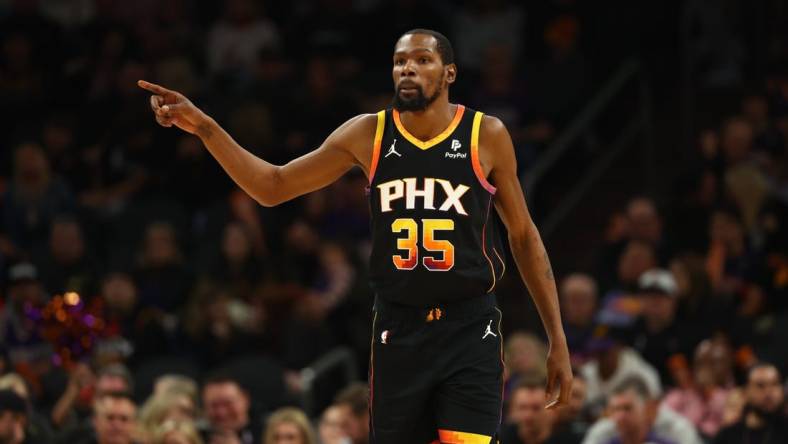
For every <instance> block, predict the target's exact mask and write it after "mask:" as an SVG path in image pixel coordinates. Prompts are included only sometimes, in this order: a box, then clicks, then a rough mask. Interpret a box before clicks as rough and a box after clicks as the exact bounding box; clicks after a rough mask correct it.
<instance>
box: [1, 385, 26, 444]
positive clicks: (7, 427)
mask: <svg viewBox="0 0 788 444" xmlns="http://www.w3.org/2000/svg"><path fill="white" fill-rule="evenodd" d="M26 425H27V406H26V405H25V400H24V399H22V397H21V396H19V395H18V394H16V392H14V391H13V390H8V389H6V390H0V442H2V443H7V444H22V443H24V442H25V439H26V436H25V427H26Z"/></svg>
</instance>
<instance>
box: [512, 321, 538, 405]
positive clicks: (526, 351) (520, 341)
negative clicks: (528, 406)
mask: <svg viewBox="0 0 788 444" xmlns="http://www.w3.org/2000/svg"><path fill="white" fill-rule="evenodd" d="M504 359H505V361H506V367H505V371H506V373H505V377H506V379H505V380H506V385H505V391H504V394H505V395H506V394H508V393H509V392H510V391H511V389H513V388H514V387H515V386H517V382H518V380H519V378H520V377H522V376H523V375H531V376H532V377H539V376H541V377H546V376H547V367H546V366H545V362H546V361H545V360H546V359H547V346H546V345H545V343H544V342H542V340H541V339H539V338H537V337H536V336H534V335H532V334H530V333H524V332H514V333H512V334H511V335H509V337H508V339H507V340H506V344H505V346H504ZM507 397H508V396H504V399H506V398H507Z"/></svg>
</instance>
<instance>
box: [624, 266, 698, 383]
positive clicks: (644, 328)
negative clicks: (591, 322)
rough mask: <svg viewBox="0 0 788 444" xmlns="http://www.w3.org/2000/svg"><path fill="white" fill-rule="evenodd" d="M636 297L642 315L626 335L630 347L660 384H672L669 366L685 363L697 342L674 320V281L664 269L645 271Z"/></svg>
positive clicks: (639, 281) (675, 298) (676, 304)
mask: <svg viewBox="0 0 788 444" xmlns="http://www.w3.org/2000/svg"><path fill="white" fill-rule="evenodd" d="M637 294H638V295H639V297H640V299H641V301H642V304H641V307H642V312H641V314H640V316H639V317H638V318H637V320H636V321H635V324H634V325H633V326H632V327H631V329H630V330H629V332H628V335H627V336H628V337H629V338H630V339H629V340H630V341H631V342H630V344H631V346H632V348H633V349H634V350H636V351H637V352H638V353H640V355H641V356H643V358H644V359H645V360H646V361H648V363H649V364H651V365H653V366H654V368H656V369H657V371H658V372H659V376H660V380H661V381H662V384H663V385H675V384H676V383H677V381H674V380H673V378H672V377H671V367H675V366H677V365H681V363H686V362H687V358H686V357H687V356H692V350H693V349H694V348H695V345H696V344H697V343H698V342H700V341H699V339H696V338H695V337H694V335H693V334H692V332H690V331H688V330H687V329H686V328H683V327H682V326H681V325H680V324H679V323H678V322H677V320H676V310H677V307H678V299H677V298H678V285H676V280H675V279H674V278H673V274H672V273H671V272H669V271H667V270H663V269H658V268H654V269H651V270H648V271H646V272H645V273H643V274H642V275H641V276H640V278H639V279H638V289H637Z"/></svg>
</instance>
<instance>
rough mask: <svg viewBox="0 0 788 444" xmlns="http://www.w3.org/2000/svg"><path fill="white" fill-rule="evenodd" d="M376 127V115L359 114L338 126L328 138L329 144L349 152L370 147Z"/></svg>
mask: <svg viewBox="0 0 788 444" xmlns="http://www.w3.org/2000/svg"><path fill="white" fill-rule="evenodd" d="M377 125H378V117H377V114H359V115H357V116H354V117H351V118H350V119H348V120H347V121H345V123H343V124H342V125H340V126H339V127H338V128H337V129H335V130H334V132H333V133H331V135H330V136H329V138H328V139H329V141H330V142H331V144H332V145H333V144H336V145H339V146H341V147H342V148H345V149H348V150H350V151H355V150H356V149H360V148H363V147H367V148H368V147H369V146H371V140H372V139H374V137H375V130H376V128H377Z"/></svg>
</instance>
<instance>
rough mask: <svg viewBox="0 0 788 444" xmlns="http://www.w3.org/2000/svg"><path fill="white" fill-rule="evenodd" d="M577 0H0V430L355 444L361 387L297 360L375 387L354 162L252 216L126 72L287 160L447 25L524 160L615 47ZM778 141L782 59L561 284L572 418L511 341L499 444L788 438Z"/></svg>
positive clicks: (783, 196)
mask: <svg viewBox="0 0 788 444" xmlns="http://www.w3.org/2000/svg"><path fill="white" fill-rule="evenodd" d="M579 3H580V2H575V1H568V0H554V1H550V2H534V4H531V5H528V6H527V7H525V6H523V5H521V4H519V3H518V2H508V1H505V0H496V1H481V0H480V1H435V2H419V1H414V0H399V1H392V2H388V1H375V0H366V1H350V0H321V1H306V0H302V1H293V2H262V1H255V0H227V1H224V2H213V1H208V0H202V1H199V0H195V1H187V0H137V1H134V2H119V1H111V0H76V1H74V0H47V1H37V0H6V1H0V50H1V52H0V104H1V105H2V108H3V109H4V110H6V113H4V115H5V117H4V119H2V120H0V131H2V134H3V138H2V139H1V140H0V159H1V161H0V270H2V273H1V274H0V442H3V443H5V442H9V443H20V442H25V443H50V442H74V443H83V442H84V443H92V442H96V443H100V444H104V443H131V442H145V443H167V444H175V443H177V444H184V443H203V442H206V443H265V444H269V443H304V444H312V443H317V442H320V443H323V444H349V443H352V444H358V443H365V442H367V441H366V440H367V435H368V431H369V430H368V405H367V397H368V394H367V391H366V388H365V384H364V383H363V382H350V381H346V380H345V378H343V377H342V375H341V374H337V373H336V372H335V373H331V372H328V373H327V374H325V375H320V376H321V377H322V379H321V380H320V381H318V384H316V385H315V386H314V387H313V386H312V385H309V384H307V381H308V380H309V378H307V377H306V375H307V372H305V371H304V369H308V368H309V367H310V365H311V364H313V363H314V362H315V361H316V360H318V359H319V358H321V357H323V356H325V355H326V353H328V352H330V351H332V350H335V349H336V348H337V347H344V348H345V349H348V350H350V351H351V355H354V356H355V357H356V359H355V362H352V363H350V364H349V365H350V366H351V367H355V368H356V369H357V372H358V373H360V374H364V373H366V360H367V359H366V358H367V357H368V353H369V322H370V308H371V304H372V295H371V292H370V290H369V287H368V286H367V284H366V273H367V270H366V262H367V257H368V254H369V232H368V226H369V225H368V222H369V220H368V208H367V201H366V197H365V195H364V186H365V184H366V178H365V177H364V175H363V173H362V172H361V171H358V170H354V171H352V172H351V173H349V174H348V175H347V176H346V177H344V178H342V179H341V180H340V181H338V182H337V183H336V184H334V185H332V186H330V187H328V188H327V189H325V190H321V191H318V192H315V193H312V194H310V195H308V196H305V197H303V198H300V199H297V200H296V201H293V202H290V203H286V204H283V205H281V206H279V207H275V208H260V207H259V206H258V205H257V204H256V203H255V202H254V201H252V200H251V199H250V198H249V197H248V196H246V195H245V194H244V193H242V192H241V191H240V190H238V189H237V188H236V187H235V186H234V185H233V184H232V182H231V181H230V180H229V179H228V178H227V177H226V176H225V174H224V173H223V171H222V170H221V168H220V167H219V166H218V165H217V164H216V163H215V162H214V161H213V159H212V158H211V157H210V155H209V154H208V153H207V152H206V151H205V150H204V149H203V147H202V146H201V144H200V142H199V140H198V139H196V138H194V137H192V136H188V135H185V134H183V133H180V132H178V131H175V130H172V129H163V128H159V127H157V126H156V125H155V122H154V120H153V118H152V116H151V115H150V111H149V107H148V104H147V100H148V99H147V95H146V94H145V93H144V92H143V91H141V90H139V89H138V88H137V87H136V80H137V79H141V78H144V79H149V80H152V81H155V82H157V83H160V84H163V85H165V86H167V87H170V88H172V89H176V90H178V91H180V92H182V93H184V94H185V95H187V96H188V97H190V98H191V99H192V100H194V101H195V102H196V103H198V104H199V105H200V106H201V107H202V108H203V109H205V110H206V111H207V112H208V113H210V114H211V115H212V116H213V117H215V118H216V119H217V121H219V122H221V123H222V124H223V125H224V126H225V127H226V128H227V129H228V131H229V132H230V133H231V134H232V135H233V136H234V137H235V138H236V140H238V141H239V143H241V144H242V145H243V146H244V147H246V148H247V149H249V150H251V151H252V152H254V153H255V154H258V155H260V156H262V157H264V158H265V159H267V160H269V161H272V162H274V163H280V164H281V163H285V162H287V161H288V160H290V159H292V158H294V157H295V156H298V155H301V154H304V153H306V152H308V151H310V150H311V149H313V148H314V147H316V146H317V145H319V143H320V142H321V141H322V139H323V138H324V137H325V136H326V135H328V133H329V132H330V131H332V130H333V129H334V128H335V127H336V126H338V125H339V124H341V123H342V122H343V121H344V120H346V119H348V118H350V117H351V116H353V115H355V114H358V113H361V112H374V111H377V110H379V109H382V108H384V107H386V106H387V105H388V103H389V101H390V98H391V95H392V91H391V90H392V88H391V84H390V77H389V76H390V74H389V72H390V54H391V49H392V47H393V44H394V42H395V41H396V38H397V37H398V36H399V35H400V34H401V33H402V32H404V31H406V30H408V29H410V28H413V27H415V26H419V27H427V28H435V29H438V30H446V33H447V35H448V36H449V38H450V39H452V41H453V43H454V46H455V51H456V54H457V60H458V64H459V67H460V70H459V71H460V80H459V82H458V83H457V84H456V85H455V86H453V88H452V99H453V100H454V101H459V102H464V103H467V104H468V105H469V106H472V107H474V108H478V109H481V110H483V111H484V112H486V113H488V114H493V115H496V116H498V117H500V118H501V119H502V120H503V121H504V122H505V123H506V124H507V127H508V128H509V130H510V132H511V133H512V137H513V140H514V142H515V146H516V149H517V157H518V160H519V161H520V165H521V166H522V165H525V164H528V163H529V162H530V161H531V160H533V159H535V158H537V157H538V155H539V153H540V152H541V150H542V149H543V148H544V147H545V146H546V144H548V143H549V142H550V141H551V140H553V138H554V137H555V134H556V133H557V132H558V131H560V128H561V126H562V124H563V123H565V122H566V121H567V119H569V118H570V117H571V116H572V115H574V113H576V112H577V109H578V107H579V105H580V104H581V103H582V102H583V100H585V99H587V94H588V91H589V89H590V87H591V86H592V85H589V82H591V81H592V79H593V78H594V76H595V75H599V74H600V72H601V71H604V68H600V67H599V66H598V65H602V64H603V62H604V61H605V58H604V56H598V57H595V58H594V61H595V63H596V64H597V66H592V65H591V64H590V62H589V58H588V57H587V56H586V55H587V54H590V53H592V52H594V51H595V50H599V49H600V48H603V47H605V46H606V45H607V43H608V42H609V40H608V37H610V38H617V39H619V37H618V34H617V33H618V31H617V30H616V29H614V28H611V27H609V26H607V25H605V22H604V21H602V22H599V21H594V20H589V19H588V11H586V10H584V9H583V8H582V7H581V5H580V4H579ZM592 9H593V8H592ZM414 17H418V23H415V22H414ZM606 32H608V33H609V34H606ZM370 36H374V38H370ZM581 36H585V38H581ZM589 36H590V37H589ZM611 36H612V37H611ZM619 40H620V39H619ZM630 43H631V42H630ZM637 43H638V44H640V45H647V44H648V42H644V41H638V42H637ZM631 44H632V45H634V44H635V43H631ZM626 45H627V42H624V43H622V44H620V45H618V46H617V49H618V50H622V47H626ZM599 53H600V54H601V52H599ZM619 55H620V54H619ZM619 55H616V56H615V57H614V56H611V55H608V56H607V57H610V58H616V57H619ZM592 68H593V69H592ZM786 141H788V72H786V71H785V70H782V71H781V70H779V69H777V70H774V71H770V73H769V75H768V76H767V78H766V79H765V80H763V81H762V82H761V83H760V84H758V85H757V88H756V89H754V90H753V91H748V92H747V93H746V94H742V101H741V107H740V109H731V110H728V114H727V115H726V117H725V118H723V119H722V120H720V121H715V122H711V123H710V125H709V127H708V128H707V129H705V130H704V131H702V132H700V134H699V136H698V141H697V146H696V148H695V150H694V151H693V152H692V153H691V154H690V155H688V156H685V159H683V161H682V162H678V163H677V164H676V165H674V166H673V167H675V168H678V169H680V170H681V171H680V174H679V175H678V176H677V179H676V180H675V181H674V183H673V186H674V188H673V189H671V190H667V191H668V192H667V193H665V195H659V196H632V199H631V201H630V202H629V203H628V204H627V205H626V207H625V208H622V209H621V210H620V211H619V212H616V213H614V214H611V217H610V224H609V227H608V229H607V230H606V232H605V233H604V245H602V246H601V247H600V248H599V251H598V255H597V258H596V261H595V264H596V266H595V267H594V268H593V269H588V270H581V271H578V272H576V273H571V274H570V273H564V275H563V276H561V277H562V279H560V281H559V282H558V283H559V293H560V297H561V302H562V310H563V319H564V326H565V330H566V334H567V338H568V341H569V345H570V350H571V353H572V360H573V365H574V366H575V367H576V371H575V373H576V375H577V379H576V384H575V386H574V387H573V395H572V403H571V405H570V406H568V407H566V408H563V409H560V410H558V411H545V410H543V409H542V408H541V406H542V405H543V404H544V401H545V399H544V398H545V390H544V376H545V375H544V371H545V370H544V362H545V354H546V345H545V344H544V342H543V337H542V336H541V333H540V332H539V326H538V325H531V326H522V325H508V326H505V327H507V330H506V331H505V333H506V338H507V341H506V356H507V358H506V360H507V375H506V376H507V377H506V381H507V383H506V388H505V399H506V405H505V410H504V419H505V425H504V427H503V428H502V434H501V439H502V442H503V443H504V444H509V443H512V444H515V443H526V444H531V443H573V442H588V443H614V442H623V443H630V442H642V441H644V440H646V439H650V440H651V442H665V443H680V444H685V443H695V442H719V443H734V442H735V443H741V442H752V443H756V442H762V443H782V442H788V435H786V434H787V433H788V431H786V429H785V423H786V422H788V420H787V419H786V417H785V401H784V393H785V391H784V381H785V377H784V376H783V375H785V372H786V364H788V348H787V347H785V346H784V343H782V341H783V340H785V339H786V338H788V331H787V330H788V322H787V321H788V319H787V317H788V311H787V310H788V302H786V301H788V299H786V285H788V256H786V251H788V231H787V228H786V226H785V224H786V221H788V216H786V208H787V207H788V163H787V161H786V155H785V149H786V148H785V145H786ZM512 269H514V267H511V268H510V270H512ZM559 271H561V270H559ZM503 291H504V292H505V291H506V288H504V289H503ZM498 296H499V298H500V297H504V298H522V297H523V296H522V295H521V294H516V295H508V294H499V295H498ZM524 327H527V328H526V329H524ZM315 387H317V388H315Z"/></svg>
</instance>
